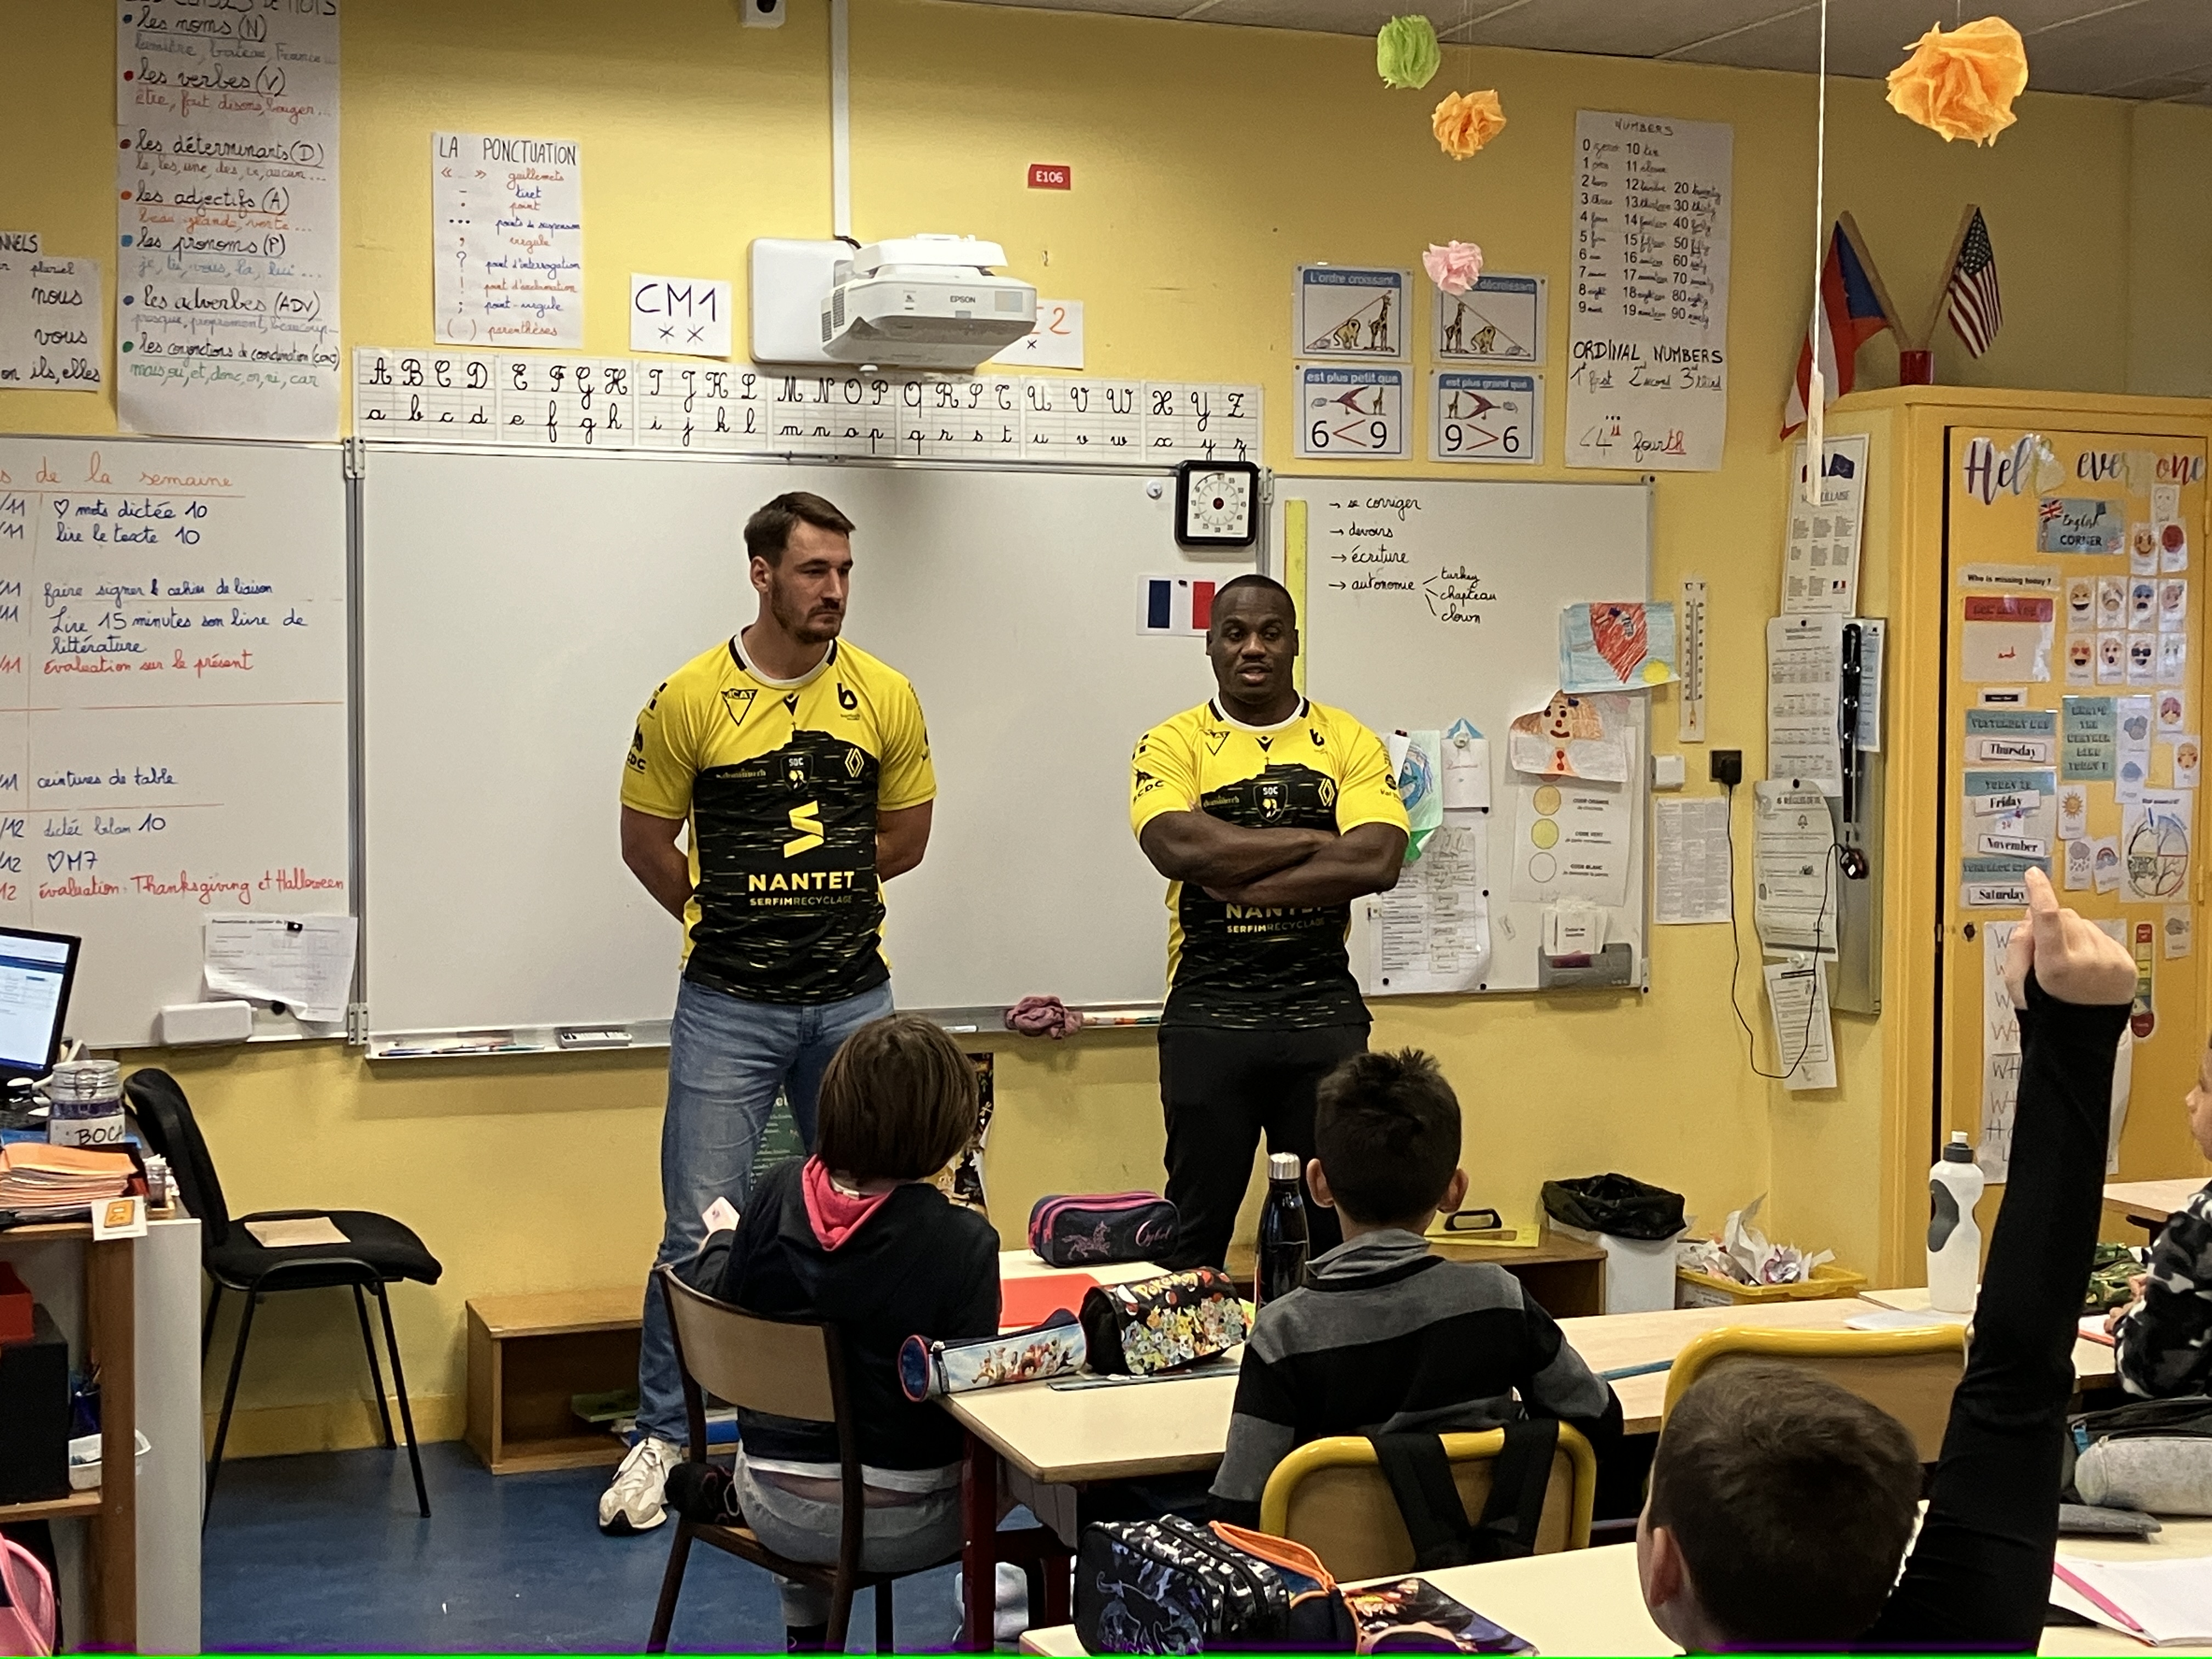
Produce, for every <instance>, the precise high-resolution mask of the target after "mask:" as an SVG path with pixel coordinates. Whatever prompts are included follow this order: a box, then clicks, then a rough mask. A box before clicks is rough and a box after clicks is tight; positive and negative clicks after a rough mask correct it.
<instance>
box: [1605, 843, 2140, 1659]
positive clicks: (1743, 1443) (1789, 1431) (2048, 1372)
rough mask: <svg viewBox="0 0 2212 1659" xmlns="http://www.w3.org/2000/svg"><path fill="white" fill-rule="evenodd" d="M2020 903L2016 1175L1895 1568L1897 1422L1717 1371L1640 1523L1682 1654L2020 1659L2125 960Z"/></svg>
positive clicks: (2045, 1577) (1908, 1484) (2120, 952)
mask: <svg viewBox="0 0 2212 1659" xmlns="http://www.w3.org/2000/svg"><path fill="white" fill-rule="evenodd" d="M2027 890H2028V923H2027V926H2024V927H2020V928H2018V929H2017V930H2015V933H2013V936H2012V943H2011V946H2010V949H2009V950H2008V952H2007V954H2006V957H2005V964H2004V977H2005V983H2006V985H2007V987H2008V988H2009V989H2010V990H2011V992H2012V998H2013V1006H2015V1007H2016V1008H2018V1009H2019V1010H2020V1011H2021V1012H2020V1036H2021V1071H2020V1097H2019V1103H2018V1106H2017V1108H2016V1109H2015V1116H2014V1121H2013V1139H2012V1167H2011V1180H2010V1184H2009V1185H2008V1187H2007V1188H2006V1190H2005V1197H2004V1204H2003V1206H2002V1208H2001V1209H2000V1210H1999V1211H1998V1212H1997V1221H1996V1228H1995V1230H1994V1231H1993V1234H1992V1237H1991V1238H1990V1254H1989V1261H1988V1265H1987V1267H1985V1268H1984V1272H1983V1274H1982V1291H1981V1300H1980V1304H1979V1305H1978V1307H1977V1309H1976V1310H1975V1318H1974V1328H1973V1339H1972V1347H1971V1349H1970V1351H1969V1353H1968V1357H1967V1361H1966V1375H1965V1376H1964V1377H1962V1378H1961V1379H1960V1383H1959V1387H1958V1391H1957V1392H1956V1393H1955V1394H1954V1395H1953V1396H1952V1401H1951V1419H1950V1423H1949V1425H1948V1428H1947V1429H1946V1431H1945V1432H1944V1436H1943V1450H1942V1457H1941V1459H1940V1460H1939V1461H1938V1462H1937V1463H1936V1474H1935V1479H1934V1480H1933V1482H1932V1483H1931V1485H1930V1486H1929V1492H1928V1498H1929V1503H1928V1513H1927V1517H1926V1519H1925V1520H1924V1521H1923V1522H1922V1524H1921V1528H1920V1535H1919V1538H1918V1540H1917V1542H1914V1543H1913V1546H1912V1554H1911V1559H1909V1560H1907V1561H1906V1562H1905V1571H1904V1575H1903V1577H1899V1574H1898V1561H1899V1558H1900V1557H1901V1556H1903V1555H1904V1553H1905V1544H1906V1542H1907V1541H1908V1540H1910V1539H1911V1537H1912V1522H1913V1512H1914V1510H1915V1507H1916V1505H1917V1503H1918V1501H1919V1498H1920V1495H1921V1471H1920V1465H1919V1462H1918V1455H1917V1451H1916V1449H1915V1448H1914V1445H1913V1441H1912V1437H1911V1434H1910V1433H1909V1432H1908V1431H1906V1429H1905V1425H1903V1424H1901V1423H1899V1422H1898V1421H1897V1419H1894V1418H1893V1417H1891V1416H1889V1415H1888V1414H1887V1413H1885V1412H1882V1411H1880V1410H1878V1409H1877V1408H1875V1407H1874V1406H1872V1405H1870V1404H1869V1403H1868V1402H1867V1401H1863V1400H1862V1399H1860V1398H1859V1397H1858V1396H1857V1395H1853V1394H1849V1393H1846V1392H1845V1391H1844V1389H1841V1388H1839V1387H1838V1386H1837V1385H1836V1384H1834V1383H1830V1382H1828V1381H1826V1379H1825V1378H1822V1377H1820V1376H1817V1375H1815V1374H1814V1373H1812V1372H1809V1371H1805V1370H1796V1369H1792V1368H1790V1367H1788V1366H1784V1365H1763V1364H1762V1365H1752V1364H1745V1365H1738V1366H1731V1367H1729V1368H1728V1369H1726V1370H1720V1371H1717V1372H1715V1373H1714V1374H1713V1376H1711V1378H1710V1379H1709V1380H1707V1381H1705V1382H1703V1383H1699V1384H1698V1386H1697V1387H1695V1388H1693V1389H1691V1390H1690V1391H1689V1393H1688V1394H1686V1395H1684V1396H1683V1397H1682V1399H1681V1401H1680V1402H1679V1403H1678V1404H1677V1405H1676V1407H1674V1413H1673V1414H1672V1415H1671V1416H1670V1417H1669V1418H1668V1421H1667V1426H1666V1429H1665V1431H1663V1432H1662V1434H1661V1436H1660V1438H1659V1449H1658V1452H1657V1455H1656V1457H1655V1458H1654V1460H1653V1462H1652V1468H1651V1495H1650V1501H1649V1502H1648V1503H1647V1504H1646V1505H1645V1507H1644V1518H1643V1520H1642V1522H1640V1523H1639V1525H1638V1528H1637V1541H1636V1543H1637V1568H1638V1573H1639V1575H1640V1577H1641V1578H1642V1581H1643V1589H1644V1605H1645V1606H1646V1607H1649V1608H1650V1613H1651V1617H1652V1620H1654V1622H1656V1624H1657V1625H1658V1626H1659V1628H1660V1629H1661V1630H1662V1631H1664V1632H1666V1633H1667V1634H1668V1636H1669V1637H1671V1638H1674V1640H1675V1641H1677V1642H1679V1643H1680V1644H1683V1645H1684V1646H1686V1647H1687V1648H1690V1649H1692V1650H1696V1651H1702V1652H1708V1653H1720V1652H1726V1651H1728V1650H1730V1649H1745V1648H1753V1649H1759V1650H1773V1649H1776V1648H1806V1647H1820V1648H1836V1647H1848V1648H1850V1649H1855V1650H1859V1651H1897V1650H1905V1651H1910V1652H1914V1653H1925V1652H1931V1651H1940V1650H1946V1649H1950V1650H1957V1649H1977V1650H1984V1651H1989V1650H1999V1651H2013V1652H2022V1653H2033V1651H2034V1650H2035V1647H2036V1644H2037V1641H2038V1640H2039V1638H2040V1637H2041V1635H2042V1626H2043V1613H2044V1607H2045V1603H2046V1602H2047V1601H2049V1599H2050V1593H2051V1555H2052V1553H2053V1551H2054V1550H2055V1548H2056V1547H2057V1539H2058V1493H2059V1486H2060V1457H2061V1450H2062V1447H2063V1442H2064V1437H2065V1427H2066V1407H2067V1404H2068V1402H2069V1400H2070V1399H2071V1398H2072V1395H2073V1392H2074V1363H2073V1352H2074V1340H2075V1334H2076V1322H2077V1320H2078V1318H2079V1316H2080V1312H2081V1286H2082V1284H2083V1282H2084V1281H2085V1280H2086V1279H2087V1276H2088V1272H2089V1261H2090V1257H2091V1256H2092V1255H2093V1253H2094V1250H2095V1247H2096V1243H2097V1223H2098V1213H2099V1210H2100V1205H2101V1200H2102V1194H2101V1183H2102V1182H2103V1181H2104V1175H2105V1139H2106V1133H2107V1131H2108V1128H2109V1127H2110V1119H2111V1107H2112V1059H2113V1053H2114V1050H2115V1049H2116V1048H2118V1043H2119V1037H2120V1031H2121V1028H2122V1027H2123V1026H2124V1025H2125V1024H2126V1023H2127V1018H2128V1005H2129V1000H2130V998H2131V997H2132V996H2133V995H2134V994H2135V964H2134V962H2133V960H2132V959H2131V958H2130V957H2129V955H2128V952H2127V951H2126V950H2125V949H2124V948H2123V947H2122V946H2121V945H2118V943H2117V942H2115V941H2114V940H2113V939H2111V938H2110V937H2108V936H2107V935H2106V933H2103V932H2102V931H2101V930H2100V929H2099V928H2098V927H2095V926H2093V924H2091V923H2089V922H2087V921H2083V920H2082V919H2081V917H2079V916H2077V915H2075V914H2074V913H2073V912H2072V911H2070V910H2063V909H2061V908H2059V906H2058V901H2057V897H2056V896H2054V895H2053V894H2052V892H2051V884H2050V882H2049V881H2047V880H2045V878H2044V875H2043V872H2041V871H2039V870H2033V869H2031V870H2030V871H2029V872H2027Z"/></svg>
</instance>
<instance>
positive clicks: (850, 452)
mask: <svg viewBox="0 0 2212 1659" xmlns="http://www.w3.org/2000/svg"><path fill="white" fill-rule="evenodd" d="M1346 372H1349V373H1353V374H1358V375H1360V376H1362V377H1363V378H1364V377H1365V376H1367V375H1369V374H1372V373H1374V371H1370V370H1364V369H1362V370H1356V371H1346ZM1386 372H1387V373H1388V374H1389V375H1390V376H1391V377H1392V379H1393V380H1394V381H1401V380H1402V379H1403V376H1402V374H1401V372H1400V371H1397V370H1389V371H1386ZM1399 401H1400V403H1401V404H1402V401H1403V399H1402V393H1401V396H1400V399H1399ZM1398 426H1399V428H1401V445H1402V441H1403V440H1402V427H1403V422H1402V419H1400V420H1399V421H1398ZM354 432H355V434H356V435H357V436H360V437H363V438H370V439H378V438H384V439H397V440H405V441H410V442H416V443H435V444H501V445H508V446H514V447H529V448H545V447H555V448H578V449H696V450H699V451H702V452H703V453H709V454H775V455H817V456H829V455H845V456H854V457H881V458H890V457H894V456H903V457H905V458H907V459H921V460H977V461H988V462H991V463H993V464H994V465H1017V464H1018V463H1021V462H1024V461H1031V462H1036V463H1037V464H1039V465H1048V464H1053V463H1065V462H1067V461H1070V460H1078V459H1080V460H1100V461H1115V460H1119V461H1165V462H1172V461H1181V460H1210V459H1233V460H1257V459H1259V456H1260V439H1261V394H1260V388H1259V387H1258V386H1220V385H1215V384H1213V383H1212V382H1196V381H1183V380H1172V381H1170V380H1152V381H1146V380H1095V379H1063V378H1059V377H1051V378H1048V377H1046V376H1042V375H1036V376H1030V375H1018V374H994V375H939V376H933V375H926V374H915V373H910V372H902V371H898V370H871V371H866V372H863V371H861V370H860V369H856V368H854V369H847V368H817V369H805V370H801V369H783V370H776V369H770V368H761V367H760V366H758V365H757V364H754V363H748V362H729V363H722V362H696V361H695V362H678V361H672V360H667V359H655V358H643V357H637V358H630V357H572V356H565V355H563V354H560V353H543V352H530V353H520V352H516V353H507V352H470V351H453V350H449V349H442V348H436V347H433V348H429V349H395V348H383V347H375V346H362V347H360V348H359V349H356V351H355V353H354Z"/></svg>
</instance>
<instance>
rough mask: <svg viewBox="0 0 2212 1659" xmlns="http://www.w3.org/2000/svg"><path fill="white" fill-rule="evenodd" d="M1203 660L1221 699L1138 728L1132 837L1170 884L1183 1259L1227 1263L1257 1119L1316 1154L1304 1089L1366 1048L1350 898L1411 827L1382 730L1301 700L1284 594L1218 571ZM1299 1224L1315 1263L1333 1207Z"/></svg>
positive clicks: (1170, 1053) (1271, 1142)
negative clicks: (1351, 943)
mask: <svg viewBox="0 0 2212 1659" xmlns="http://www.w3.org/2000/svg"><path fill="white" fill-rule="evenodd" d="M1206 655H1207V657H1208V658H1209V659H1211V661H1212V665H1213V678H1214V684H1215V687H1216V690H1215V692H1214V695H1213V696H1212V698H1211V699H1210V700H1209V701H1207V702H1202V703H1200V705H1199V706H1198V707H1197V708H1192V709H1188V710H1186V711H1185V712H1184V713H1182V714H1177V715H1176V717H1175V718H1174V719H1173V720H1169V721H1167V722H1165V723H1164V724H1163V725H1160V726H1154V727H1153V728H1152V730H1151V731H1149V732H1146V733H1145V735H1144V736H1143V737H1142V738H1139V740H1138V743H1137V750H1136V753H1135V755H1134V756H1133V757H1131V770H1130V782H1129V791H1130V793H1129V818H1130V823H1131V825H1132V827H1133V828H1134V829H1135V830H1136V832H1137V844H1138V846H1139V847H1140V848H1142V849H1143V850H1144V854H1145V856H1146V858H1148V859H1150V860H1152V867H1153V868H1154V869H1156V870H1158V872H1160V873H1161V874H1162V875H1164V876H1165V877H1166V878H1168V916H1169V922H1168V1000H1167V1007H1166V1009H1165V1010H1164V1012H1163V1013H1162V1014H1161V1016H1160V1031H1159V1045H1160V1103H1161V1105H1162V1107H1163V1108H1164V1110H1165V1112H1166V1115H1167V1131H1168V1152H1167V1170H1168V1186H1167V1195H1168V1197H1169V1198H1170V1200H1173V1201H1174V1204H1175V1206H1176V1212H1178V1214H1179V1215H1180V1217H1181V1219H1182V1232H1181V1239H1180V1243H1179V1245H1178V1247H1177V1249H1176V1252H1175V1255H1174V1259H1173V1261H1171V1262H1169V1263H1167V1264H1166V1265H1170V1266H1174V1267H1197V1266H1199V1265H1200V1264H1211V1265H1212V1266H1214V1267H1219V1266H1220V1265H1221V1263H1222V1259H1223V1256H1224V1255H1225V1253H1226V1252H1227V1250H1228V1249H1229V1238H1230V1235H1231V1232H1232V1231H1234V1230H1235V1228H1236V1225H1237V1208H1238V1206H1240V1205H1241V1204H1242V1203H1243V1199H1244V1189H1245V1187H1246V1185H1247V1184H1248V1183H1249V1180H1250V1177H1251V1172H1252V1152H1253V1149H1254V1147H1255V1146H1256V1145H1257V1144H1258V1141H1259V1138H1260V1135H1261V1131H1263V1130H1264V1131H1265V1132H1266V1133H1267V1147H1268V1150H1269V1151H1270V1152H1295V1153H1296V1154H1297V1158H1298V1164H1299V1167H1300V1168H1302V1169H1303V1168H1304V1167H1305V1165H1306V1164H1308V1163H1310V1161H1311V1160H1312V1158H1313V1156H1314V1139H1313V1135H1314V1091H1315V1087H1316V1085H1318V1084H1319V1083H1320V1081H1321V1079H1322V1078H1324V1077H1326V1076H1328V1073H1330V1072H1332V1071H1334V1069H1335V1068H1336V1066H1337V1065H1338V1063H1339V1062H1340V1061H1341V1060H1346V1059H1347V1058H1349V1057H1350V1056H1351V1055H1353V1054H1358V1053H1361V1052H1362V1051H1364V1049H1365V1048H1366V1047H1367V1030H1368V1024H1369V1021H1368V1014H1367V1006H1366V1005H1365V1004H1364V1003H1363V1002H1362V1001H1361V1000H1359V987H1358V982H1357V981H1354V980H1353V978H1352V969H1351V967H1350V965H1349V964H1348V963H1347V962H1346V959H1345V951H1344V939H1345V933H1346V930H1347V929H1348V928H1349V927H1350V926H1351V921H1352V913H1351V902H1352V900H1353V899H1355V898H1358V897H1360V896H1363V895H1364V894H1368V893H1380V892H1386V891H1388V890H1389V889H1390V888H1392V887H1394V886H1395V885H1396V884H1397V880H1398V868H1399V865H1400V863H1401V860H1403V858H1404V857H1405V852H1406V833H1407V826H1406V809H1405V807H1404V805H1402V804H1401V802H1400V800H1399V799H1398V791H1397V788H1396V786H1395V782H1394V781H1393V779H1392V776H1391V772H1390V762H1389V756H1388V754H1387V753H1386V752H1385V750H1383V743H1382V740H1381V739H1380V738H1377V737H1376V735H1375V734H1374V733H1373V732H1370V731H1369V730H1368V729H1367V728H1366V727H1365V726H1362V725H1361V724H1360V723H1359V722H1358V720H1354V719H1353V718H1352V716H1351V715H1349V714H1346V713H1345V712H1344V711H1343V710H1342V709H1340V708H1327V707H1324V706H1323V705H1322V704H1320V703H1316V702H1309V701H1307V699H1305V698H1304V697H1303V696H1300V695H1299V694H1298V690H1297V685H1296V684H1295V683H1294V682H1293V680H1292V678H1291V669H1292V666H1293V665H1295V664H1296V662H1297V655H1298V626H1297V611H1296V609H1295V608H1294V607H1293V605H1291V596H1290V593H1289V592H1288V590H1286V589H1285V588H1284V587H1283V586H1282V585H1281V584H1280V583H1279V582H1274V581H1271V580H1268V579H1267V577H1265V576H1259V575H1252V576H1239V577H1237V579H1236V580H1234V581H1231V582H1228V583H1225V585H1224V586H1222V587H1221V589H1220V590H1219V591H1218V592H1216V593H1215V595H1214V597H1213V611H1212V617H1210V618H1209V620H1208V623H1207V626H1206ZM1307 1225H1308V1226H1309V1228H1310V1236H1311V1242H1312V1254H1313V1255H1316V1256H1318V1255H1321V1254H1322V1252H1323V1251H1324V1250H1328V1249H1333V1248H1334V1246H1335V1245H1336V1244H1337V1243H1339V1242H1340V1238H1341V1234H1340V1231H1339V1230H1338V1226H1337V1221H1336V1217H1335V1214H1334V1212H1332V1211H1329V1210H1327V1209H1324V1208H1322V1207H1321V1206H1312V1207H1311V1208H1310V1210H1309V1212H1308V1223H1307Z"/></svg>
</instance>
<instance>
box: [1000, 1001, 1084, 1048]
mask: <svg viewBox="0 0 2212 1659" xmlns="http://www.w3.org/2000/svg"><path fill="white" fill-rule="evenodd" d="M1006 1029H1007V1030H1010V1031H1019V1032H1020V1033H1021V1034H1022V1035H1023V1036H1048V1037H1050V1038H1051V1039H1052V1040H1053V1041H1054V1042H1059V1041H1060V1038H1062V1037H1064V1036H1068V1035H1070V1034H1071V1033H1073V1032H1076V1031H1079V1030H1082V1029H1083V1016H1082V1015H1081V1014H1080V1013H1078V1012H1076V1011H1075V1010H1074V1009H1073V1008H1071V1007H1069V1006H1067V1005H1066V1003H1064V1002H1062V1001H1061V1000H1060V999H1059V998H1058V997H1024V998H1023V999H1022V1000H1020V1001H1019V1002H1018V1003H1016V1004H1015V1005H1014V1006H1012V1007H1011V1008H1009V1009H1007V1010H1006Z"/></svg>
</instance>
